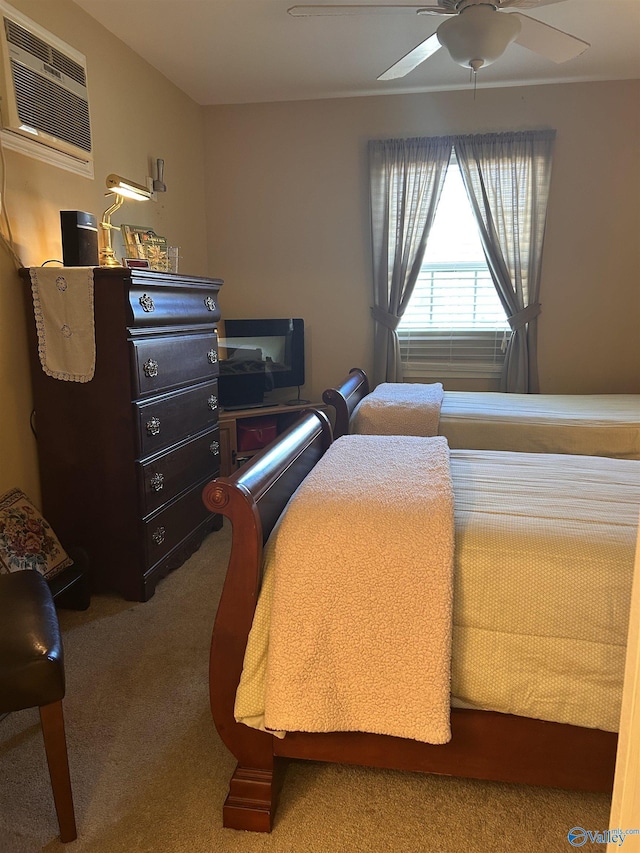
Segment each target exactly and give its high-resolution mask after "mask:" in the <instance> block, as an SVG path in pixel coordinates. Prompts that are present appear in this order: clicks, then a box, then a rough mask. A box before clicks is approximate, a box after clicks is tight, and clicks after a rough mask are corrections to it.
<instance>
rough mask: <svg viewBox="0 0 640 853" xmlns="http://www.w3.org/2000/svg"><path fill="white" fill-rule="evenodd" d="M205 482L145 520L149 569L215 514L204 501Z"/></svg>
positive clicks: (145, 539)
mask: <svg viewBox="0 0 640 853" xmlns="http://www.w3.org/2000/svg"><path fill="white" fill-rule="evenodd" d="M205 482H207V481H206V480H203V481H202V482H201V483H199V484H198V485H197V486H196V487H195V488H194V489H192V490H191V491H190V492H187V494H186V495H184V496H183V497H181V498H179V499H178V500H177V501H176V502H175V503H173V504H171V505H170V506H168V507H167V508H166V509H163V510H160V512H158V513H157V514H156V515H154V516H152V517H151V518H149V519H147V521H146V522H144V541H145V550H146V564H147V570H150V569H152V568H153V566H155V565H156V563H158V562H159V561H160V560H162V559H163V558H164V557H165V556H166V555H167V554H168V553H169V551H171V550H172V549H173V548H175V547H176V545H179V544H180V543H181V542H182V540H183V539H185V538H186V537H187V536H188V535H189V534H190V533H191V531H192V530H194V529H195V528H196V527H197V526H198V525H199V524H202V523H203V522H204V521H206V519H207V518H210V517H211V513H210V512H209V510H208V509H207V508H206V507H205V505H204V503H203V501H202V489H203V487H204V484H205Z"/></svg>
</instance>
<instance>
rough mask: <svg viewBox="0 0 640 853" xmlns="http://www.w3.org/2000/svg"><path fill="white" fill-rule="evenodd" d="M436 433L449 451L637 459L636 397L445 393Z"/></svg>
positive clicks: (639, 410) (639, 397) (639, 423)
mask: <svg viewBox="0 0 640 853" xmlns="http://www.w3.org/2000/svg"><path fill="white" fill-rule="evenodd" d="M438 432H439V434H440V435H444V436H446V438H447V440H448V442H449V446H450V447H452V448H462V449H464V448H474V449H477V450H516V451H522V452H526V453H573V454H581V455H586V456H611V457H616V458H618V459H640V394H587V395H581V394H504V393H492V392H477V391H476V392H474V391H445V393H444V399H443V402H442V408H441V411H440V424H439V429H438Z"/></svg>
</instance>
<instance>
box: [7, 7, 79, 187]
mask: <svg viewBox="0 0 640 853" xmlns="http://www.w3.org/2000/svg"><path fill="white" fill-rule="evenodd" d="M0 14H1V15H2V30H1V32H0V51H1V53H2V72H3V73H2V75H0V99H1V100H0V116H1V119H2V128H3V131H5V132H3V140H4V141H5V142H6V141H7V138H8V137H11V136H13V135H17V136H18V137H23V138H25V139H28V140H31V143H32V144H31V151H32V152H33V151H34V147H33V143H34V142H35V143H36V147H37V148H43V147H44V146H46V147H47V148H48V149H49V150H50V151H51V149H53V151H54V152H62V154H64V155H68V156H69V157H72V158H75V159H76V160H77V161H80V163H81V164H85V165H86V164H91V171H93V164H92V161H93V154H92V145H91V121H90V115H89V94H88V90H87V68H86V59H85V57H84V56H83V55H82V54H81V53H79V52H78V51H77V50H75V48H73V47H71V46H70V45H68V44H66V43H65V42H63V41H61V40H60V39H59V38H57V36H54V35H53V33H49V32H47V30H45V29H43V28H42V27H40V26H39V25H38V24H36V23H35V22H34V21H32V20H30V19H29V18H27V17H25V16H24V15H22V14H21V13H20V12H18V10H17V9H14V8H13V7H12V6H10V5H9V4H8V3H5V2H4V0H0ZM10 147H14V146H13V145H11V146H10ZM16 147H17V148H18V150H23V151H24V153H28V152H27V151H26V150H24V148H22V147H21V146H16ZM43 150H44V149H43ZM33 156H38V155H37V154H36V153H34V155H33ZM44 159H49V158H48V157H46V156H45V157H44ZM50 162H54V163H56V157H55V155H52V157H51V159H50ZM56 164H57V165H61V164H60V163H56Z"/></svg>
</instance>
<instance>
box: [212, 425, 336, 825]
mask: <svg viewBox="0 0 640 853" xmlns="http://www.w3.org/2000/svg"><path fill="white" fill-rule="evenodd" d="M331 440H332V434H331V425H330V423H329V420H328V418H327V416H326V415H325V414H324V413H323V412H318V411H316V410H309V411H308V412H305V413H303V414H302V416H301V418H300V420H299V421H298V422H297V423H296V424H294V425H293V426H292V427H290V428H289V429H288V430H287V431H286V432H284V433H283V434H282V435H280V436H279V437H278V439H277V440H276V441H274V442H273V443H272V444H271V445H269V446H268V447H266V448H265V449H264V450H263V451H262V452H261V453H260V454H258V455H257V456H255V457H254V458H253V459H252V460H251V462H250V463H248V464H247V465H244V466H243V467H242V468H241V469H239V470H238V471H237V472H236V473H235V474H233V475H232V476H231V477H220V478H218V479H216V480H212V481H211V482H210V483H208V484H207V485H206V486H205V487H204V490H203V493H202V498H203V501H204V504H205V506H206V507H207V508H208V509H209V510H211V512H215V513H221V514H222V515H225V516H227V518H229V519H230V521H231V524H232V527H233V539H232V546H231V555H230V558H229V567H228V570H227V575H226V579H225V583H224V587H223V590H222V596H221V598H220V604H219V606H218V611H217V614H216V620H215V624H214V628H213V636H212V639H211V654H210V660H209V696H210V702H211V713H212V716H213V720H214V723H215V726H216V729H217V730H218V733H219V734H220V737H221V739H222V741H223V743H224V744H225V746H226V747H227V748H228V749H229V751H230V752H231V753H232V754H233V755H234V756H235V757H236V759H237V761H238V766H237V768H236V771H235V773H234V775H233V778H232V780H231V785H230V789H229V796H228V797H227V801H226V803H225V806H224V825H225V826H228V827H232V828H237V829H252V830H255V831H262V832H268V831H269V830H270V829H271V823H272V819H273V813H274V810H275V805H276V800H277V794H278V787H279V780H278V777H277V773H276V771H277V769H278V768H277V766H276V762H275V760H274V754H273V752H274V751H273V737H272V736H271V735H269V734H266V733H264V732H260V731H257V730H255V729H251V728H248V727H247V726H245V725H243V724H241V723H236V721H235V719H234V715H233V706H234V702H235V694H236V690H237V688H238V683H239V681H240V675H241V673H242V664H243V660H244V653H245V648H246V644H247V638H248V636H249V630H250V629H251V623H252V620H253V614H254V610H255V607H256V603H257V600H258V592H259V590H260V582H261V572H262V549H263V545H264V543H265V542H266V540H267V538H268V537H269V534H270V533H271V531H272V530H273V527H274V525H275V523H276V521H277V520H278V518H279V516H280V514H281V512H282V511H283V509H284V507H285V505H286V503H287V501H288V500H289V498H290V497H291V495H292V494H293V492H294V491H295V490H296V488H297V487H298V486H299V485H300V483H301V482H302V480H303V479H304V478H305V477H306V475H307V474H308V473H309V471H310V470H311V469H312V468H313V466H314V465H315V464H316V462H317V461H318V460H319V459H320V457H321V456H322V455H323V454H324V452H325V451H326V449H327V448H328V447H329V445H330V444H331Z"/></svg>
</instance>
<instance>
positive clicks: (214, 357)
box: [207, 349, 218, 364]
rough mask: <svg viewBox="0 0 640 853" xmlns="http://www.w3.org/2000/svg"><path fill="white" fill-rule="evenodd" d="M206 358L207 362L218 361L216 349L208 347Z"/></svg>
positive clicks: (213, 362)
mask: <svg viewBox="0 0 640 853" xmlns="http://www.w3.org/2000/svg"><path fill="white" fill-rule="evenodd" d="M207 360H208V361H209V364H216V363H217V361H218V350H215V349H210V350H209V352H208V353H207Z"/></svg>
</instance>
